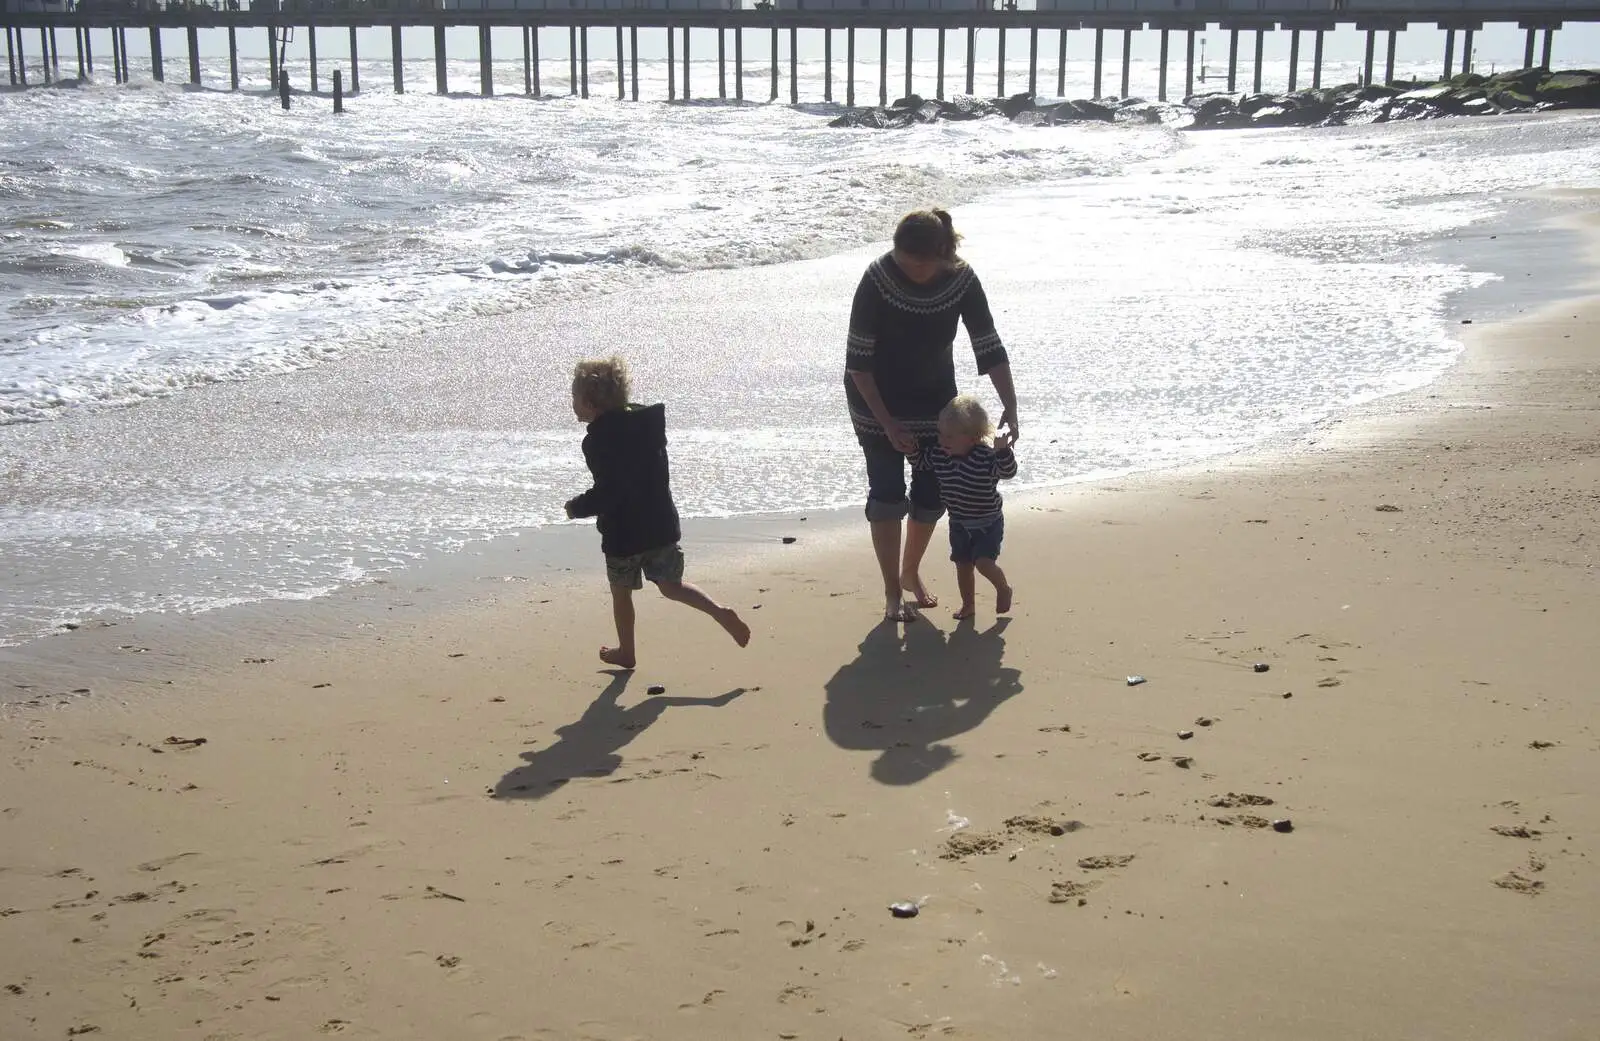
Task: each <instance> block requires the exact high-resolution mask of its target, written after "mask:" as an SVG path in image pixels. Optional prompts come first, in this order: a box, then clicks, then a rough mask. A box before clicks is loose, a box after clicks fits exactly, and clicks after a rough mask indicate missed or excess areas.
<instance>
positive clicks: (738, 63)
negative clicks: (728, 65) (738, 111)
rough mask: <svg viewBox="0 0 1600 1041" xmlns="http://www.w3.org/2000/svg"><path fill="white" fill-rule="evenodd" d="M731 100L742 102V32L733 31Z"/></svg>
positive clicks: (740, 30)
mask: <svg viewBox="0 0 1600 1041" xmlns="http://www.w3.org/2000/svg"><path fill="white" fill-rule="evenodd" d="M733 100H735V101H743V100H744V30H743V29H742V28H741V29H735V30H734V31H733Z"/></svg>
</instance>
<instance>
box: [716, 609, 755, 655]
mask: <svg viewBox="0 0 1600 1041" xmlns="http://www.w3.org/2000/svg"><path fill="white" fill-rule="evenodd" d="M716 618H717V624H718V625H720V626H722V627H723V628H724V629H726V630H728V635H729V636H731V637H733V642H734V643H736V644H738V645H739V646H740V647H743V646H745V645H746V644H748V643H749V642H750V627H749V626H748V625H746V624H744V619H743V618H740V617H739V612H738V611H735V610H734V609H733V608H731V607H724V608H723V609H722V610H721V611H720V612H718V614H717V616H716Z"/></svg>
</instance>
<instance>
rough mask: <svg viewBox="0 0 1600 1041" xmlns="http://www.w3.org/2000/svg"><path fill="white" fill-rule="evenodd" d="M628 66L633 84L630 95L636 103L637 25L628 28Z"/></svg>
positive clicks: (637, 78)
mask: <svg viewBox="0 0 1600 1041" xmlns="http://www.w3.org/2000/svg"><path fill="white" fill-rule="evenodd" d="M628 64H629V65H630V66H631V68H632V71H633V83H632V85H631V87H630V93H632V95H633V100H635V101H638V100H639V27H638V26H637V25H630V26H628Z"/></svg>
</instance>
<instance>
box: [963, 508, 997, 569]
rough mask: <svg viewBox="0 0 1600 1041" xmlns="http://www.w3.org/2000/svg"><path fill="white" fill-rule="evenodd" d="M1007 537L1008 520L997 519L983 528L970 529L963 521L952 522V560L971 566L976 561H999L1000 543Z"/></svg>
mask: <svg viewBox="0 0 1600 1041" xmlns="http://www.w3.org/2000/svg"><path fill="white" fill-rule="evenodd" d="M1005 537H1006V519H1005V518H1004V517H996V518H995V519H994V520H992V521H989V522H988V523H986V524H984V525H983V526H982V527H976V528H972V527H968V526H967V525H965V524H963V523H962V522H961V521H958V520H955V519H952V520H951V521H950V559H951V560H953V561H955V562H956V563H957V564H971V563H972V562H973V561H976V560H999V559H1000V543H1001V542H1003V541H1004V540H1005Z"/></svg>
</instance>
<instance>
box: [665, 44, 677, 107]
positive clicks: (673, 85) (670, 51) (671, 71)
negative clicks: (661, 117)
mask: <svg viewBox="0 0 1600 1041" xmlns="http://www.w3.org/2000/svg"><path fill="white" fill-rule="evenodd" d="M673 40H674V33H673V31H672V30H671V29H668V30H667V100H668V101H676V100H678V86H677V83H678V73H677V69H678V66H677V61H678V57H677V54H676V53H674V52H675V51H676V49H677V44H676V43H674V42H673Z"/></svg>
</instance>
